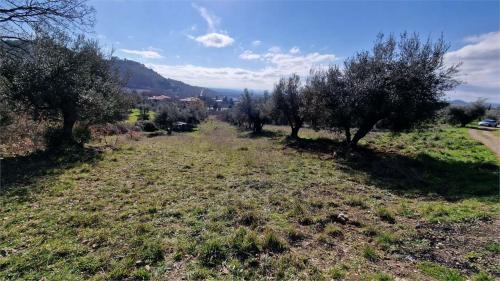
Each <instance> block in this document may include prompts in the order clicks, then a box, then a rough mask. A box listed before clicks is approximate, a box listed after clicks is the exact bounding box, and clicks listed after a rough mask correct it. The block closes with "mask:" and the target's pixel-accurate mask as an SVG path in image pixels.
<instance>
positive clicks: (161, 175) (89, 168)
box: [0, 119, 500, 281]
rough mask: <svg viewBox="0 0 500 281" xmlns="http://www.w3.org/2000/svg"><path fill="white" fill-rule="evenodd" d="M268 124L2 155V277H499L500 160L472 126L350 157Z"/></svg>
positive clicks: (333, 144) (374, 140)
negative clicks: (259, 129) (258, 130)
mask: <svg viewBox="0 0 500 281" xmlns="http://www.w3.org/2000/svg"><path fill="white" fill-rule="evenodd" d="M265 129H266V132H265V134H263V135H262V136H253V135H251V134H248V133H246V132H240V131H238V130H237V129H236V128H234V127H231V126H230V125H228V124H226V123H222V122H219V121H216V120H212V119H210V120H209V121H208V122H205V123H203V124H201V125H200V127H199V129H198V130H197V131H195V132H192V133H185V134H174V135H172V136H160V137H153V138H146V137H144V138H142V139H140V140H138V141H134V140H126V139H125V138H123V139H122V140H121V142H120V144H119V145H118V148H116V149H110V148H107V149H106V148H100V147H98V146H97V148H94V149H90V148H89V149H87V150H86V151H84V152H80V153H79V154H78V155H74V154H73V155H71V156H57V157H56V156H52V157H46V155H43V154H41V155H32V156H29V157H26V158H24V159H5V160H4V162H3V163H2V168H3V170H2V175H7V176H4V178H3V188H4V189H5V190H4V191H3V192H2V193H0V205H1V206H2V208H1V209H0V279H2V280H18V279H20V280H41V279H43V280H179V279H183V278H186V279H190V280H200V279H222V280H235V279H236V280H240V279H244V280H254V279H280V280H332V279H333V280H342V279H345V280H395V279H396V278H405V279H406V280H443V281H444V280H467V279H472V280H495V278H500V265H499V263H498V261H499V260H500V259H499V257H500V256H499V254H500V244H499V243H500V241H499V240H498V229H499V226H500V223H499V222H500V220H499V214H500V208H499V207H500V204H499V201H498V199H499V198H498V169H499V162H498V159H497V158H496V157H495V156H494V155H493V154H492V153H491V152H490V151H488V150H487V149H486V148H485V147H483V146H482V145H481V144H479V143H478V142H476V141H474V140H471V139H469V138H468V135H467V131H466V130H465V129H455V128H437V129H433V130H432V131H425V132H420V133H410V134H402V135H398V136H394V135H390V134H387V133H381V132H376V133H372V134H370V135H369V136H368V137H367V138H366V140H363V142H362V144H361V145H362V147H361V149H360V150H359V151H357V152H354V153H349V154H347V155H346V154H345V153H341V152H338V153H335V152H334V151H336V150H337V149H338V147H339V145H340V144H339V142H338V141H336V139H337V136H336V135H335V134H331V133H327V132H314V131H312V130H307V129H304V130H302V131H301V134H300V135H301V137H302V138H303V139H302V140H301V141H298V142H297V141H295V142H294V141H290V140H288V139H287V138H286V134H287V133H288V128H286V127H276V126H266V127H265ZM96 149H97V150H96Z"/></svg>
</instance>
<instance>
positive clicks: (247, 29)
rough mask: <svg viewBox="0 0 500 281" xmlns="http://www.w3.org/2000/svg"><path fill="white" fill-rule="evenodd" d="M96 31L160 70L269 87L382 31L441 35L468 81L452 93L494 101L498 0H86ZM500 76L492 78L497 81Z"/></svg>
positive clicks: (188, 78) (499, 48) (498, 69)
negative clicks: (92, 8)
mask: <svg viewBox="0 0 500 281" xmlns="http://www.w3.org/2000/svg"><path fill="white" fill-rule="evenodd" d="M90 3H91V5H93V6H94V7H95V9H96V11H97V15H96V26H95V36H96V37H97V38H98V39H99V40H100V41H101V42H102V44H103V45H104V46H106V47H110V48H111V47H112V48H113V49H114V50H115V53H114V54H115V55H116V56H118V57H122V58H128V59H133V60H136V61H140V62H142V63H144V64H146V65H147V66H148V67H150V68H152V69H154V70H156V71H157V72H159V73H160V74H162V75H163V76H165V77H169V78H173V79H177V80H181V81H184V82H186V83H189V84H192V85H197V86H205V87H217V88H235V89H238V88H244V87H248V88H251V89H259V90H262V89H268V90H271V89H272V87H273V84H274V83H275V82H276V81H277V80H278V79H279V78H280V77H282V76H286V75H289V74H291V73H297V74H299V75H301V76H302V77H304V78H305V77H306V76H307V74H308V72H309V69H310V68H311V67H322V66H325V65H328V64H342V61H343V59H344V58H346V57H348V56H351V55H353V54H354V53H355V52H357V51H360V50H367V49H369V48H370V47H371V45H372V43H373V41H374V39H375V36H376V35H377V33H379V32H384V33H394V34H399V33H401V32H403V31H405V30H406V31H409V32H418V33H420V35H421V36H422V37H423V38H427V37H428V36H430V37H431V38H437V37H439V36H440V35H441V34H443V35H444V37H445V40H446V41H447V42H449V43H450V45H451V48H450V51H449V53H448V54H447V61H448V62H449V63H456V62H461V63H462V72H461V73H460V78H461V79H462V80H464V81H465V82H466V83H467V84H465V85H463V86H461V87H459V88H457V89H456V90H455V91H453V92H450V93H449V97H450V98H460V99H464V100H474V99H476V98H477V97H484V98H488V99H489V100H490V101H492V102H500V27H499V24H500V16H499V13H500V12H499V11H500V7H499V6H500V5H499V2H498V1H492V2H483V1H471V2H466V1H457V2H450V1H440V2H438V1H436V2H431V1H422V2H417V1H411V2H409V1H400V2H397V1H370V2H361V1H350V2H339V1H323V2H322V1H307V2H305V1H304V2H300V1H293V2H292V1H245V2H244V1H209V2H203V1H194V2H189V1H175V2H169V1H159V0H157V1H125V0H121V1H118V0H117V1H104V0H101V1H97V0H96V1H91V2H90ZM497 80H498V81H497Z"/></svg>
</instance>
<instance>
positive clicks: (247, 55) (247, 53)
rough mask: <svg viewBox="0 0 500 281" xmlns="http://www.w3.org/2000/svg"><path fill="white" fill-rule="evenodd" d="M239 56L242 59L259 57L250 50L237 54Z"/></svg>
mask: <svg viewBox="0 0 500 281" xmlns="http://www.w3.org/2000/svg"><path fill="white" fill-rule="evenodd" d="M239 58H240V59H243V60H257V59H260V55H259V54H255V53H254V52H252V51H250V50H246V51H244V52H243V53H241V54H240V55H239Z"/></svg>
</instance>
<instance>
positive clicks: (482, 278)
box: [472, 272, 495, 281]
mask: <svg viewBox="0 0 500 281" xmlns="http://www.w3.org/2000/svg"><path fill="white" fill-rule="evenodd" d="M472 280H474V281H494V280H495V278H494V277H493V276H491V275H489V274H488V273H486V272H479V273H477V274H474V276H472Z"/></svg>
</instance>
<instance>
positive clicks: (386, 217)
mask: <svg viewBox="0 0 500 281" xmlns="http://www.w3.org/2000/svg"><path fill="white" fill-rule="evenodd" d="M377 215H378V216H379V218H380V219H382V220H383V221H386V222H388V223H391V224H394V223H396V218H395V217H394V215H393V214H392V212H391V211H389V210H388V209H387V208H384V207H381V208H378V209H377Z"/></svg>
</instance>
